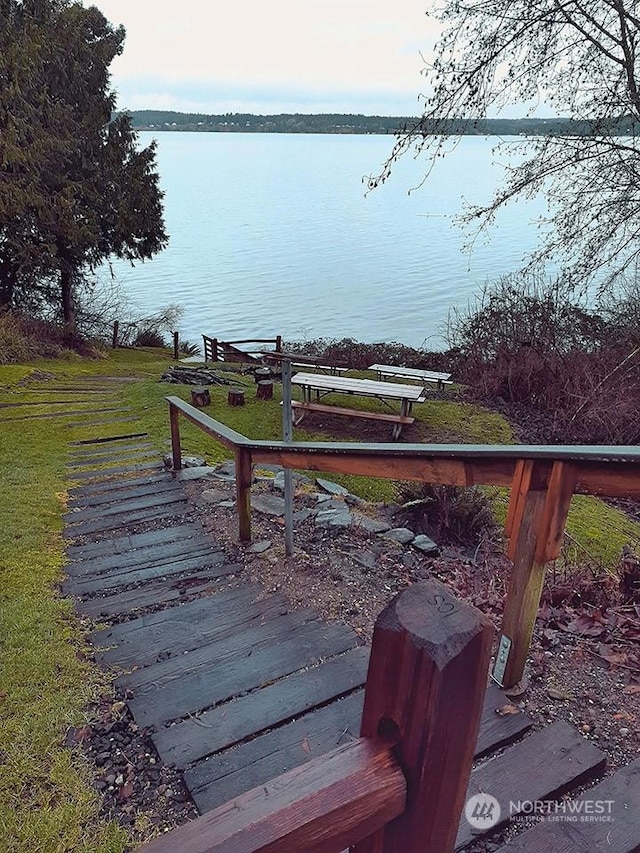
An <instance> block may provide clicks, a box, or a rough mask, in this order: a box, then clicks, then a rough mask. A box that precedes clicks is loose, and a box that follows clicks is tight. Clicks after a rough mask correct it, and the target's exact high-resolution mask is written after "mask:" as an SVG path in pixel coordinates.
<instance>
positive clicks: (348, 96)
mask: <svg viewBox="0 0 640 853" xmlns="http://www.w3.org/2000/svg"><path fill="white" fill-rule="evenodd" d="M430 3H431V0H270V2H269V0H178V2H175V3H162V4H160V3H158V2H157V0H94V3H93V4H90V0H85V5H96V6H98V8H99V9H101V10H102V12H103V13H104V15H105V16H106V17H107V18H108V20H109V21H110V22H111V23H112V24H123V25H124V27H125V28H126V30H127V40H126V43H125V49H124V54H123V55H122V56H121V57H119V58H117V59H116V60H115V62H114V63H113V66H112V71H113V84H114V87H115V88H116V90H117V92H118V95H119V102H118V106H119V107H120V108H125V109H144V108H149V109H152V108H155V109H175V110H180V111H183V112H204V113H226V112H252V113H281V112H306V113H315V112H354V113H365V114H370V115H373V114H378V115H417V114H418V113H419V112H421V110H420V104H419V101H418V95H419V94H420V93H421V92H423V91H424V78H423V77H422V76H421V69H422V67H423V62H422V59H421V56H420V54H421V53H423V54H426V53H428V51H429V48H430V46H431V45H433V42H434V39H435V34H436V29H435V26H436V25H435V22H433V21H432V20H430V19H429V18H428V17H427V15H426V13H425V10H426V9H427V7H428V6H429V5H430Z"/></svg>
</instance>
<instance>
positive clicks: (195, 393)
mask: <svg viewBox="0 0 640 853" xmlns="http://www.w3.org/2000/svg"><path fill="white" fill-rule="evenodd" d="M191 404H192V405H193V406H197V407H198V408H202V406H209V405H211V394H210V393H209V389H208V388H194V389H193V390H192V391H191Z"/></svg>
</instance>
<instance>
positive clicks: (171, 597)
mask: <svg viewBox="0 0 640 853" xmlns="http://www.w3.org/2000/svg"><path fill="white" fill-rule="evenodd" d="M227 583H228V580H227V578H220V577H218V575H217V572H216V570H215V569H202V570H201V571H199V572H193V573H192V574H189V575H187V576H186V577H184V578H174V577H171V578H167V579H165V580H161V581H158V582H156V583H148V584H145V585H144V586H139V587H135V588H134V589H129V590H127V591H125V592H117V593H115V594H112V595H105V596H102V597H97V598H89V599H87V600H86V601H77V602H76V605H75V609H76V611H77V612H78V613H84V614H85V615H86V616H89V617H90V618H92V619H95V620H96V621H98V622H99V621H104V620H106V619H110V618H113V617H120V616H126V615H128V614H132V613H136V612H138V611H140V610H143V609H145V608H147V607H155V606H158V605H164V604H167V603H169V602H171V601H179V600H180V599H181V598H184V597H186V596H189V595H202V596H207V595H211V594H213V593H214V592H216V591H217V590H220V589H224V588H225V587H226V585H227Z"/></svg>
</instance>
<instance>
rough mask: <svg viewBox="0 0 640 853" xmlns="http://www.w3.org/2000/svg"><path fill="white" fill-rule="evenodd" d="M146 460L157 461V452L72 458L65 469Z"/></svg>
mask: <svg viewBox="0 0 640 853" xmlns="http://www.w3.org/2000/svg"><path fill="white" fill-rule="evenodd" d="M147 459H154V460H156V461H157V460H158V452H157V451H156V450H154V449H153V448H151V449H150V450H147V451H144V450H137V451H136V450H124V449H123V450H122V452H121V453H105V454H104V455H100V454H94V455H92V456H73V457H72V458H71V459H69V461H68V462H67V468H71V469H72V470H75V469H76V468H87V467H89V466H95V465H105V464H106V463H108V462H120V463H129V462H143V461H146V460H147Z"/></svg>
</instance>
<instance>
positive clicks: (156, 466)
mask: <svg viewBox="0 0 640 853" xmlns="http://www.w3.org/2000/svg"><path fill="white" fill-rule="evenodd" d="M163 470H164V466H163V465H162V463H161V462H155V463H152V462H140V463H138V464H136V465H114V466H109V467H107V468H95V469H94V470H93V471H72V472H71V473H69V474H67V479H69V480H75V481H77V480H99V479H101V478H105V477H118V476H119V475H120V474H128V473H129V472H131V471H149V473H158V472H160V471H163Z"/></svg>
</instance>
